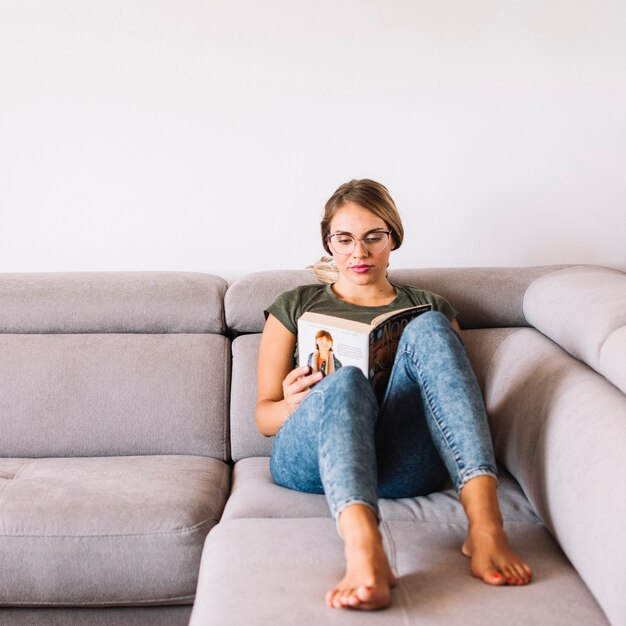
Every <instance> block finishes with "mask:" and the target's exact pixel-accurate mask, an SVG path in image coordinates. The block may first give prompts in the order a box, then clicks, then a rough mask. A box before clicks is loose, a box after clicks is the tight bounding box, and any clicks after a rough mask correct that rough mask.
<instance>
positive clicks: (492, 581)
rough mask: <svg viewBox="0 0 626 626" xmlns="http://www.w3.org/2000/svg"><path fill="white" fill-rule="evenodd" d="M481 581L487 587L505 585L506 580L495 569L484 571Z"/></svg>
mask: <svg viewBox="0 0 626 626" xmlns="http://www.w3.org/2000/svg"><path fill="white" fill-rule="evenodd" d="M483 580H484V581H485V582H486V583H488V584H489V585H506V582H507V580H506V578H505V577H504V576H503V575H502V574H501V573H500V572H499V571H498V570H495V569H489V570H486V571H485V573H484V574H483Z"/></svg>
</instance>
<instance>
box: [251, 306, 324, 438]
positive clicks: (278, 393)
mask: <svg viewBox="0 0 626 626" xmlns="http://www.w3.org/2000/svg"><path fill="white" fill-rule="evenodd" d="M295 347H296V336H295V335H294V334H293V333H291V332H289V331H288V330H287V329H286V328H285V327H284V326H283V325H282V324H281V322H279V321H278V320H277V319H276V318H275V317H274V316H273V315H271V314H270V315H269V317H268V318H267V322H266V323H265V328H264V329H263V335H262V336H261V346H260V348H259V365H258V371H259V383H258V394H257V403H256V425H257V428H258V429H259V431H260V432H261V433H262V434H263V435H265V436H266V437H270V436H272V435H275V434H276V433H277V432H278V429H279V428H280V427H281V426H282V425H283V423H284V422H285V421H287V418H288V417H289V416H290V415H291V413H292V412H293V411H294V410H295V408H296V407H297V406H298V404H300V402H301V401H302V399H303V398H304V396H305V395H306V394H307V393H308V392H309V389H310V387H311V386H312V385H314V384H315V383H316V382H318V381H319V380H320V379H321V378H322V376H321V374H320V373H317V374H312V375H310V376H306V375H305V374H306V372H308V371H309V369H310V368H309V367H304V368H296V369H292V366H293V352H294V349H295Z"/></svg>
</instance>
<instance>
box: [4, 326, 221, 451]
mask: <svg viewBox="0 0 626 626" xmlns="http://www.w3.org/2000/svg"><path fill="white" fill-rule="evenodd" d="M229 374H230V342H229V340H228V339H226V338H225V337H223V336H221V335H208V334H132V333H125V334H101V333H94V334H63V335H47V334H34V335H22V334H0V410H1V419H0V454H1V455H3V456H8V457H30V456H39V457H43V456H99V455H115V454H120V455H123V454H130V455H132V454H199V455H205V456H213V457H215V458H219V459H222V460H227V459H228V458H229V450H228V447H229V446H228V400H229V399H228V390H229V384H228V382H229V380H228V379H229Z"/></svg>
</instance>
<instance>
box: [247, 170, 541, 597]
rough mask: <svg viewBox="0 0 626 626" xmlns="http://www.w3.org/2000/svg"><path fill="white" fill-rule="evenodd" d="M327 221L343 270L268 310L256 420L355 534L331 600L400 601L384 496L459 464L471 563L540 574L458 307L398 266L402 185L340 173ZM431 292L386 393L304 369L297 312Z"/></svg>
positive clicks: (281, 456) (327, 243) (427, 482)
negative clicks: (403, 275)
mask: <svg viewBox="0 0 626 626" xmlns="http://www.w3.org/2000/svg"><path fill="white" fill-rule="evenodd" d="M321 231H322V243H323V246H324V249H325V250H326V251H327V252H328V253H329V254H330V255H332V260H333V261H334V264H335V265H336V270H335V275H334V276H331V277H330V279H329V280H327V282H328V284H326V285H323V284H322V285H306V286H303V287H298V288H296V289H293V290H290V291H287V292H285V293H284V294H282V295H281V296H279V297H278V298H277V300H276V301H275V302H274V303H273V304H272V306H270V307H269V309H268V310H267V311H266V314H267V321H266V325H265V328H264V330H263V336H262V338H261V347H260V353H259V368H258V370H259V384H258V400H257V411H256V422H257V427H258V428H259V430H260V431H261V433H263V434H264V435H267V436H271V435H276V439H275V441H274V446H273V449H272V456H271V461H270V469H271V473H272V478H273V479H274V481H275V482H276V483H277V484H279V485H282V486H284V487H288V488H290V489H297V490H299V491H305V492H310V493H324V494H325V495H326V499H327V501H328V505H329V508H330V511H331V514H332V515H333V518H334V519H335V521H336V523H337V528H338V530H339V533H340V535H341V537H342V538H343V540H344V551H345V558H346V573H345V576H344V578H343V579H342V580H341V581H340V582H339V584H337V585H336V586H335V587H334V588H333V589H331V590H330V591H329V592H328V593H327V594H326V603H327V605H328V606H330V607H335V608H340V607H351V608H359V609H379V608H383V607H385V606H387V605H388V604H389V602H390V588H391V587H393V586H394V585H395V582H396V579H395V576H394V573H393V572H392V570H391V567H390V565H389V561H388V559H387V556H386V554H385V551H384V549H383V546H382V539H381V534H380V531H379V529H378V522H379V513H378V504H377V501H378V497H384V498H405V497H414V496H420V495H425V494H428V493H432V492H433V491H436V490H437V489H439V488H441V487H442V486H443V484H444V483H445V481H446V480H447V477H448V475H449V476H451V478H452V480H453V482H454V486H455V488H456V491H457V493H458V494H459V497H460V500H461V503H462V505H463V508H464V510H465V513H466V515H467V519H468V532H467V537H466V540H465V542H464V544H463V546H462V548H461V549H462V552H463V554H465V555H466V556H468V557H470V559H471V572H472V574H473V575H474V576H476V577H478V578H481V579H482V580H483V581H484V582H486V583H488V584H491V585H504V584H510V585H524V584H527V583H528V582H530V579H531V576H532V574H531V570H530V568H529V567H528V565H527V564H526V563H525V562H524V561H523V560H522V559H521V558H520V557H519V556H518V555H517V554H516V553H515V552H513V551H512V550H511V548H510V546H509V543H508V540H507V537H506V535H505V533H504V530H503V524H502V516H501V514H500V509H499V506H498V499H497V495H496V464H495V460H494V455H493V448H492V443H491V439H490V434H489V428H488V425H487V417H486V414H485V408H484V404H483V400H482V396H481V393H480V389H479V387H478V384H477V382H476V379H475V376H474V373H473V371H472V368H471V365H470V363H469V361H468V358H467V355H466V353H465V349H464V347H463V342H462V340H461V330H460V328H459V325H458V323H457V322H456V320H455V317H456V311H455V310H454V309H453V308H452V306H451V305H450V304H449V303H448V302H447V301H446V300H445V299H444V298H442V297H441V296H438V295H436V294H433V293H431V292H428V291H424V290H419V289H414V288H411V287H407V286H403V285H395V284H392V283H390V282H389V280H388V278H387V266H388V262H389V255H390V253H391V251H392V250H396V249H397V248H399V247H400V245H401V244H402V239H403V235H404V231H403V228H402V223H401V221H400V216H399V215H398V212H397V209H396V207H395V204H394V202H393V200H392V198H391V196H390V195H389V192H388V191H387V189H386V188H385V187H384V186H383V185H381V184H379V183H376V182H374V181H372V180H368V179H363V180H353V181H351V182H349V183H346V184H344V185H341V187H339V189H337V191H336V192H335V193H334V194H333V195H332V196H331V198H330V199H329V200H328V202H327V203H326V207H325V212H324V217H323V219H322V223H321ZM321 267H322V270H327V264H326V265H324V264H323V265H322V266H321ZM318 275H319V276H328V272H327V271H321V272H318ZM426 302H429V303H431V304H432V305H433V310H432V311H430V312H427V313H424V314H422V315H420V316H418V317H417V318H415V319H414V320H413V321H412V322H410V324H409V325H408V326H407V327H406V329H405V331H404V333H403V335H402V337H401V340H400V345H399V347H398V352H397V355H396V358H395V361H394V365H393V369H392V373H391V377H390V379H389V383H388V385H387V389H386V391H385V394H384V397H380V398H377V397H376V395H375V394H374V391H373V388H372V385H371V384H370V382H369V381H368V380H367V379H366V377H365V376H364V375H363V374H362V373H361V371H360V370H358V369H357V368H354V367H349V366H344V367H342V368H340V369H338V370H336V371H335V372H334V373H333V374H332V376H327V377H323V376H322V374H321V372H316V373H312V372H311V368H309V367H303V368H295V369H294V363H295V361H294V351H295V350H296V347H297V346H296V333H297V325H296V323H297V319H298V317H300V315H302V313H304V312H305V311H316V312H319V313H328V314H333V315H336V316H340V317H345V318H349V319H353V320H357V321H364V322H370V321H371V320H372V319H373V318H374V317H376V316H377V315H379V314H380V313H384V312H386V311H389V310H394V309H399V308H403V307H407V306H411V305H414V304H423V303H426Z"/></svg>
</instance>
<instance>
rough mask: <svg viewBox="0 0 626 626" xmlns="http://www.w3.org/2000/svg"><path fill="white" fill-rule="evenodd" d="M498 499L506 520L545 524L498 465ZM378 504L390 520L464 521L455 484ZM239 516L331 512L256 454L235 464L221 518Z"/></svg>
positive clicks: (321, 498) (320, 499)
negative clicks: (276, 475)
mask: <svg viewBox="0 0 626 626" xmlns="http://www.w3.org/2000/svg"><path fill="white" fill-rule="evenodd" d="M498 498H499V500H500V507H501V509H502V516H503V518H504V520H505V521H510V522H529V523H535V524H539V523H541V521H540V520H539V518H538V517H537V516H536V515H535V514H534V512H533V510H532V508H531V507H530V505H529V503H528V500H527V499H526V497H525V496H524V493H523V492H522V490H521V489H520V486H519V485H518V484H517V482H516V481H515V479H514V478H513V477H512V476H511V475H510V474H509V473H508V472H507V471H506V470H505V469H504V468H502V467H500V468H498ZM379 506H380V514H381V517H382V519H383V520H387V521H389V520H394V521H419V522H424V521H439V522H451V523H464V522H465V521H466V517H465V513H464V512H463V507H462V506H461V503H460V502H459V499H458V497H457V495H456V493H455V491H454V489H453V488H452V485H451V484H449V485H448V486H447V488H445V489H443V490H441V491H438V492H436V493H432V494H430V495H428V496H422V497H419V498H401V499H399V500H391V499H386V498H381V499H380V501H379ZM240 517H249V518H250V517H263V518H265V517H268V518H269V517H330V511H329V509H328V505H327V504H326V498H325V497H324V496H323V495H316V494H309V493H301V492H298V491H292V490H291V489H286V488H284V487H280V486H279V485H276V484H275V483H274V481H273V480H272V477H271V475H270V470H269V459H268V458H267V457H253V458H247V459H243V460H241V461H239V462H237V463H236V464H235V467H234V468H233V477H232V490H231V494H230V497H229V498H228V502H227V503H226V508H225V509H224V516H223V519H225V520H226V519H234V518H240Z"/></svg>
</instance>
